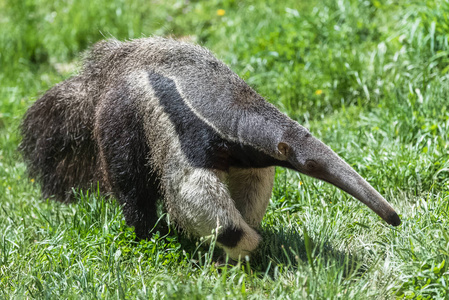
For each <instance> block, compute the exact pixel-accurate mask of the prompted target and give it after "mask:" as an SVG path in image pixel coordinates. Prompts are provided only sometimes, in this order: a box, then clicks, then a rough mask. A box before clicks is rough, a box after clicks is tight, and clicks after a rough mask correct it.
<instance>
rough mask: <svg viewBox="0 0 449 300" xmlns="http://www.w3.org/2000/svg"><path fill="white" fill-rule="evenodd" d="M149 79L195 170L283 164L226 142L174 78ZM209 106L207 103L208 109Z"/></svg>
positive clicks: (151, 75) (156, 76)
mask: <svg viewBox="0 0 449 300" xmlns="http://www.w3.org/2000/svg"><path fill="white" fill-rule="evenodd" d="M148 78H149V81H150V84H151V86H152V88H153V90H154V91H155V94H156V97H157V98H158V100H159V103H160V104H161V105H162V107H163V108H164V111H165V112H166V113H167V114H168V116H169V118H170V121H171V122H172V123H173V124H174V125H175V129H176V133H177V135H178V137H179V139H180V143H181V150H182V151H183V153H184V155H185V156H186V158H187V159H188V160H189V163H190V164H191V165H192V166H193V167H198V168H209V169H218V170H223V171H227V170H228V169H229V167H241V168H258V167H260V168H264V167H268V166H272V165H276V164H278V165H279V163H280V162H279V161H277V160H275V159H274V158H272V157H271V156H269V155H267V154H265V153H263V152H261V151H259V150H257V149H255V148H253V147H251V146H248V145H243V144H240V143H236V142H231V141H227V140H224V139H222V138H221V137H220V136H219V135H218V133H217V132H216V131H215V130H214V129H213V128H211V127H210V126H209V125H208V124H207V123H205V122H204V121H203V120H201V119H200V118H199V117H198V116H196V115H195V113H194V112H193V111H192V110H191V109H190V107H188V106H187V104H186V103H185V101H184V99H182V96H181V95H180V94H179V92H178V90H177V88H176V84H175V83H174V82H173V80H171V79H170V78H167V77H164V76H162V75H160V74H158V73H155V72H148ZM208 103H210V102H207V101H206V100H205V105H206V104H208ZM210 109H214V107H210Z"/></svg>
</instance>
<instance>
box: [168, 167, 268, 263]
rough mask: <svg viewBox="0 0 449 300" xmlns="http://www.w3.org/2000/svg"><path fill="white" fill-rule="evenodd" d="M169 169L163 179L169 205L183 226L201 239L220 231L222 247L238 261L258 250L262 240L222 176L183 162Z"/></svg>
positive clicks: (178, 222) (172, 215)
mask: <svg viewBox="0 0 449 300" xmlns="http://www.w3.org/2000/svg"><path fill="white" fill-rule="evenodd" d="M172 162H173V161H172ZM169 169H170V170H171V171H170V172H169V174H166V176H164V177H163V185H164V190H165V192H166V206H167V210H168V213H169V215H170V218H172V219H174V221H175V223H176V224H177V225H179V227H181V228H182V229H184V230H186V231H187V232H188V233H190V234H192V235H195V236H200V237H201V236H209V235H211V234H212V232H213V231H214V230H216V229H218V236H217V242H218V244H219V245H220V246H221V247H222V248H224V249H225V251H226V252H227V253H228V254H229V256H230V257H231V258H232V259H235V260H237V259H239V257H243V256H245V255H249V254H250V253H251V252H252V251H253V250H254V249H255V248H257V246H258V244H259V242H260V240H261V237H260V236H259V234H258V233H257V232H256V231H255V230H254V229H252V228H251V227H250V226H248V224H247V223H246V222H245V220H244V219H243V218H242V215H241V214H240V212H239V211H238V210H237V208H236V207H235V205H234V201H233V200H232V198H231V196H230V194H229V191H228V188H227V186H226V184H225V183H224V182H222V180H221V179H220V176H219V174H217V173H216V172H214V171H212V170H208V169H203V168H193V167H191V166H188V164H183V162H182V161H181V162H180V161H179V159H178V160H177V161H174V162H173V164H172V165H171V166H169Z"/></svg>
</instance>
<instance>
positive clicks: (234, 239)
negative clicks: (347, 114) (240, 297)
mask: <svg viewBox="0 0 449 300" xmlns="http://www.w3.org/2000/svg"><path fill="white" fill-rule="evenodd" d="M21 130H22V135H23V141H22V143H21V145H20V150H21V151H22V153H23V155H24V158H25V160H26V161H27V163H28V168H29V173H30V176H33V177H35V178H37V179H38V180H39V181H40V183H41V186H42V192H43V195H44V197H49V196H54V197H55V198H56V199H58V200H60V201H69V200H70V198H71V195H72V194H71V190H72V188H73V187H78V188H87V187H89V186H91V185H92V184H94V185H95V184H96V183H99V186H100V188H101V191H102V192H104V193H109V194H112V195H114V196H115V197H117V198H118V199H119V201H120V202H121V204H122V205H123V210H124V215H125V218H126V221H127V223H128V224H129V225H130V226H134V227H135V230H136V233H137V235H138V236H139V237H143V238H145V237H147V236H148V234H149V231H150V230H151V228H152V227H153V226H154V223H155V222H156V220H157V214H156V203H157V201H159V200H160V201H162V202H163V204H164V207H165V209H166V211H167V212H168V213H169V215H170V219H171V220H173V221H174V222H175V223H176V224H177V225H178V226H179V228H181V229H182V230H184V231H185V232H187V233H188V234H191V235H193V236H199V237H200V236H209V235H211V233H212V232H213V230H218V238H217V241H218V244H219V245H220V246H221V247H222V248H224V249H225V250H226V252H227V253H228V254H229V256H230V257H231V258H233V259H238V258H239V257H241V256H242V255H249V254H250V253H251V252H252V251H253V250H254V249H255V248H256V247H257V246H258V244H259V243H260V240H261V238H260V235H259V234H258V233H257V227H258V226H259V225H260V222H261V220H262V218H263V215H264V214H265V210H266V207H267V205H268V201H269V199H270V196H271V190H272V187H273V180H274V166H283V167H288V168H291V169H294V170H297V171H299V172H302V173H304V174H307V175H309V176H313V177H316V178H319V179H321V180H325V181H327V182H330V183H332V184H334V185H336V186H337V187H339V188H341V189H343V190H344V191H346V192H348V193H350V194H351V195H353V196H354V197H356V198H357V199H359V200H360V201H362V202H363V203H365V204H366V205H368V206H369V207H370V208H371V209H373V210H374V211H375V212H376V213H377V214H378V215H379V216H381V217H382V218H383V219H384V220H386V221H387V222H388V223H390V224H392V225H395V226H397V225H399V224H400V220H399V217H398V216H397V214H396V212H394V210H393V209H392V208H391V206H390V205H389V204H388V203H387V202H386V201H385V200H384V199H383V197H382V196H381V195H380V194H379V193H378V192H377V191H375V190H374V189H373V188H372V187H371V186H370V185H369V184H368V183H367V182H366V181H365V180H364V179H363V178H361V177H360V175H358V174H357V173H356V172H355V171H354V170H353V169H352V168H351V167H350V166H349V165H347V164H346V163H345V162H344V161H343V160H342V159H341V158H339V157H338V155H337V154H335V153H334V152H333V151H332V150H331V149H330V148H329V147H327V146H326V145H325V144H323V143H322V142H320V141H319V140H318V139H316V138H314V137H313V136H312V135H311V134H310V132H309V131H308V130H307V129H305V128H304V127H302V126H301V125H299V124H298V123H296V122H294V121H293V120H291V119H290V118H288V117H287V116H286V115H284V114H283V113H281V112H280V111H279V110H278V109H276V108H275V107H274V106H273V105H271V104H269V103H268V102H266V101H265V100H264V99H263V98H262V97H261V96H260V95H258V94H257V93H256V92H255V91H254V90H253V89H251V88H250V87H249V86H248V85H247V84H246V83H245V82H244V81H243V80H242V79H240V78H239V77H238V76H237V75H236V74H235V73H233V72H232V71H231V70H230V69H229V68H228V67H227V66H226V65H225V64H223V63H222V62H221V61H219V60H217V59H216V58H215V57H214V56H213V55H212V54H211V53H210V52H209V51H208V50H206V49H204V48H202V47H200V46H196V45H192V44H189V43H185V42H179V41H175V40H172V39H164V38H145V39H138V40H132V41H129V42H123V43H122V42H119V41H117V40H108V41H103V42H100V43H98V44H96V45H95V46H94V47H93V48H92V50H91V51H90V52H89V54H88V55H87V58H86V60H85V63H84V67H83V69H82V71H81V73H80V74H79V75H77V76H74V77H72V78H70V79H68V80H66V81H64V82H62V83H60V84H58V85H56V86H55V87H53V88H52V89H50V90H49V91H48V92H47V93H46V94H44V95H43V96H42V97H41V98H40V99H39V100H38V101H36V103H35V104H34V105H33V106H32V107H30V109H29V110H28V111H27V113H26V115H25V117H24V120H23V123H22V127H21Z"/></svg>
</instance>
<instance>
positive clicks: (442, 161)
mask: <svg viewBox="0 0 449 300" xmlns="http://www.w3.org/2000/svg"><path fill="white" fill-rule="evenodd" d="M130 3H131V2H130ZM130 3H128V2H124V1H103V0H98V1H94V2H92V1H84V0H79V1H69V2H67V1H62V2H61V1H60V2H54V1H47V0H31V1H25V2H24V1H13V0H0V298H44V297H46V298H76V299H78V298H121V299H122V298H130V299H134V298H150V299H160V298H168V299H183V298H185V299H192V298H194V299H195V298H213V299H220V298H236V299H243V298H245V299H246V298H269V299H272V298H279V299H286V298H287V297H289V298H292V299H306V298H315V299H326V298H329V299H333V298H344V299H372V298H374V299H391V298H396V297H398V298H407V299H412V298H418V299H445V298H447V297H448V296H447V295H448V289H449V286H448V285H449V268H448V262H447V261H448V259H449V231H448V228H449V215H448V214H449V159H448V158H449V108H448V107H449V106H448V100H447V99H448V96H449V85H448V76H449V75H448V70H449V67H448V64H449V59H448V57H449V56H448V55H449V46H448V39H447V28H449V27H448V26H449V22H448V21H447V18H446V17H445V15H446V14H447V13H448V12H449V7H448V5H447V3H446V2H445V1H439V0H434V1H427V2H426V3H425V4H423V3H421V2H416V3H410V2H407V1H400V2H392V1H386V2H385V1H356V0H346V1H330V0H329V1H309V2H304V1H300V2H298V1H293V0H291V1H290V0H287V1H282V2H280V1H271V0H270V1H264V2H262V1H174V0H173V1H172V0H170V1H164V2H162V1H133V2H132V4H130ZM150 35H164V36H167V35H171V36H174V37H179V38H184V39H188V40H191V41H193V42H197V43H200V44H202V45H204V46H207V47H208V48H210V49H211V50H212V51H213V52H215V53H216V54H217V56H218V57H220V58H221V59H223V60H224V61H225V62H226V63H228V64H229V65H230V66H231V67H232V69H233V70H235V71H236V72H237V73H238V74H239V75H240V76H242V77H243V78H244V79H245V80H246V81H247V82H248V83H249V84H251V85H252V86H253V87H254V88H256V89H257V90H258V91H259V92H260V93H261V94H262V95H263V96H264V97H266V98H267V99H268V100H269V101H271V102H272V103H274V104H275V105H276V106H278V107H279V108H280V109H281V110H283V111H284V112H285V113H287V114H288V115H290V116H291V117H292V118H294V119H297V120H298V121H300V122H301V123H302V124H304V125H305V126H306V127H308V128H310V130H311V132H312V133H313V134H314V135H316V136H318V137H319V138H320V139H322V140H323V141H324V142H325V143H327V144H328V145H330V146H331V147H332V148H333V149H334V150H335V151H336V152H338V153H339V154H340V155H341V156H342V157H343V158H344V159H345V160H346V161H347V162H348V163H349V164H350V165H352V166H353V167H354V168H355V169H356V170H357V171H358V172H359V173H361V174H362V175H363V176H364V177H365V178H366V179H367V180H368V181H369V182H370V183H371V184H372V185H373V186H374V187H375V188H376V189H378V190H379V191H380V192H381V193H382V194H383V195H384V196H385V198H386V199H387V200H388V201H389V202H390V203H392V205H393V206H394V207H395V208H396V209H397V211H398V212H399V214H400V217H401V219H402V221H403V224H402V225H401V226H400V227H397V228H392V227H390V226H388V225H387V224H386V223H385V222H384V221H382V220H381V219H380V218H379V217H378V216H377V215H375V214H374V213H373V212H372V211H370V210H369V209H368V208H367V207H366V206H364V205H362V204H361V203H359V202H358V201H357V200H355V199H353V198H352V197H350V196H348V195H347V194H345V193H343V192H341V191H339V190H338V189H336V188H335V187H333V186H331V185H329V184H327V183H323V182H319V181H316V180H313V179H311V178H308V177H306V176H303V175H300V174H298V173H295V172H292V171H287V170H284V169H281V168H278V170H277V174H276V182H275V187H274V190H273V196H272V200H271V202H270V205H269V207H268V211H267V214H266V216H265V218H264V221H263V224H262V228H261V233H262V235H263V237H264V242H263V243H262V245H261V247H260V249H259V250H258V251H257V253H255V254H254V256H253V257H252V258H251V261H250V262H243V264H242V265H240V266H236V267H232V266H229V267H226V268H220V269H217V267H216V266H215V260H216V258H217V256H218V255H220V254H221V252H220V251H219V250H218V249H215V245H214V243H212V245H211V246H209V245H208V244H206V243H204V241H196V240H193V241H192V240H189V239H187V238H185V237H184V236H182V235H181V234H179V233H178V232H176V231H175V230H174V229H172V230H171V232H170V233H169V234H168V235H166V236H161V235H160V234H159V233H157V232H155V234H154V236H153V238H152V239H150V240H145V241H138V240H136V238H135V234H134V232H133V230H132V229H131V228H128V227H127V226H126V225H125V222H124V218H123V215H122V213H121V210H120V207H119V206H118V204H117V203H116V202H115V201H114V199H105V198H103V197H102V196H101V195H98V194H97V192H96V191H95V190H92V191H79V192H78V196H77V199H78V201H77V202H75V203H73V204H69V205H65V204H61V203H57V202H54V201H51V200H48V199H41V197H40V193H39V186H38V185H37V183H36V182H34V179H33V178H28V177H27V176H26V172H25V170H26V168H25V165H24V163H23V162H22V160H21V158H20V156H19V154H18V153H17V151H16V148H17V145H18V143H19V141H20V137H19V135H18V130H17V127H18V125H19V122H20V119H21V117H22V115H23V113H24V112H25V110H26V108H27V107H28V106H29V105H30V104H31V103H32V102H34V101H35V100H36V99H37V98H38V97H39V95H41V94H42V93H43V92H44V91H45V90H46V89H48V88H49V87H51V86H52V85H54V84H56V83H57V82H60V81H62V80H64V79H65V78H68V77H69V76H71V75H72V74H75V73H76V72H77V69H78V66H79V64H80V57H81V56H82V55H81V52H83V51H84V50H85V49H86V48H87V47H88V46H89V45H91V44H92V43H94V42H96V41H97V40H99V39H103V38H105V37H106V38H107V37H109V36H115V37H117V38H119V39H122V40H123V39H130V38H138V37H141V36H150Z"/></svg>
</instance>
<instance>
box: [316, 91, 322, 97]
mask: <svg viewBox="0 0 449 300" xmlns="http://www.w3.org/2000/svg"><path fill="white" fill-rule="evenodd" d="M322 93H323V90H316V91H315V95H317V96H319V95H321V94H322Z"/></svg>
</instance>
